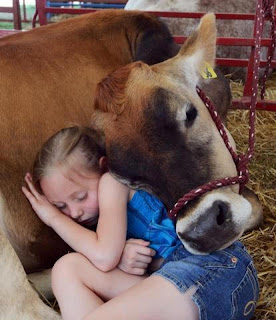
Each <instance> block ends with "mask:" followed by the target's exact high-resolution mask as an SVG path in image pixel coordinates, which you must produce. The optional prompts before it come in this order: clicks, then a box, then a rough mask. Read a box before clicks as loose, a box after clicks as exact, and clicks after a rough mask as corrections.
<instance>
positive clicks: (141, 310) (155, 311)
mask: <svg viewBox="0 0 276 320" xmlns="http://www.w3.org/2000/svg"><path fill="white" fill-rule="evenodd" d="M195 291H196V287H192V288H190V289H189V290H188V291H186V292H185V293H180V292H179V291H178V289H177V288H176V287H175V286H174V285H173V284H172V283H170V282H169V281H167V280H166V279H164V278H162V277H160V276H158V275H156V276H152V277H149V278H147V279H145V280H144V281H142V282H140V283H138V284H137V285H135V286H134V287H132V288H130V289H128V290H127V291H126V292H124V293H122V294H121V295H119V296H117V297H115V298H114V299H112V300H110V301H108V302H107V303H105V304H104V305H102V306H101V307H100V308H97V310H95V311H94V312H92V313H90V314H88V315H87V316H86V317H84V318H83V320H103V319H112V320H129V319H131V320H168V319H173V320H185V319H187V320H198V319H199V312H198V308H197V306H196V304H195V303H194V302H193V300H192V298H191V297H192V295H193V294H194V292H195Z"/></svg>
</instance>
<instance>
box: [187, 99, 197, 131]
mask: <svg viewBox="0 0 276 320" xmlns="http://www.w3.org/2000/svg"><path fill="white" fill-rule="evenodd" d="M186 117H187V118H186V122H185V124H186V127H191V126H192V124H193V123H194V121H195V118H196V117H197V110H196V108H195V107H194V106H193V105H192V104H191V105H189V107H188V108H187V111H186Z"/></svg>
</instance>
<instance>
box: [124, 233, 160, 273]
mask: <svg viewBox="0 0 276 320" xmlns="http://www.w3.org/2000/svg"><path fill="white" fill-rule="evenodd" d="M149 244H150V243H149V242H148V241H144V240H142V239H129V240H127V241H126V244H125V247H124V251H123V253H122V256H121V260H120V262H119V264H118V268H119V269H121V270H122V271H124V272H127V273H130V274H135V275H143V274H145V273H146V272H147V268H148V265H149V263H151V261H152V257H153V256H155V254H156V252H155V250H153V249H151V248H148V246H149Z"/></svg>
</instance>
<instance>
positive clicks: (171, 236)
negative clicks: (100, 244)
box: [127, 190, 181, 258]
mask: <svg viewBox="0 0 276 320" xmlns="http://www.w3.org/2000/svg"><path fill="white" fill-rule="evenodd" d="M127 238H128V239H129V238H136V239H143V240H146V241H149V242H150V248H152V249H154V250H156V255H155V258H159V257H162V258H167V257H168V256H169V255H170V254H171V253H172V252H173V251H174V250H175V249H176V248H177V247H178V246H179V245H181V242H180V240H179V238H178V237H177V235H176V231H175V226H174V223H173V222H172V220H171V219H170V218H168V216H167V210H166V208H165V206H164V204H163V203H162V202H161V201H160V200H159V199H157V198H156V197H155V196H153V195H151V194H149V193H147V192H146V191H142V190H138V191H136V192H135V193H134V195H133V197H132V199H131V201H129V203H128V205H127Z"/></svg>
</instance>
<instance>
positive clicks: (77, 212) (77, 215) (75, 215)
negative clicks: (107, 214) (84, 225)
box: [71, 208, 83, 220]
mask: <svg viewBox="0 0 276 320" xmlns="http://www.w3.org/2000/svg"><path fill="white" fill-rule="evenodd" d="M82 215H83V210H82V209H77V208H76V209H74V210H72V213H71V217H72V218H73V219H75V220H76V219H79V218H80V217H81V216H82Z"/></svg>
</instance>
